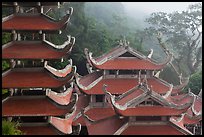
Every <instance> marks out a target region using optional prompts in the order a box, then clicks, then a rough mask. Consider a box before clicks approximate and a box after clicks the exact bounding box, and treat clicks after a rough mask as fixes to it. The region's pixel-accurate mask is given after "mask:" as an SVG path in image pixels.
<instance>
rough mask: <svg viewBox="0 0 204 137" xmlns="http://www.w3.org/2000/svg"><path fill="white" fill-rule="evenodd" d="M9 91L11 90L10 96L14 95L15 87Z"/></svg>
mask: <svg viewBox="0 0 204 137" xmlns="http://www.w3.org/2000/svg"><path fill="white" fill-rule="evenodd" d="M9 91H10V96H13V93H14V89H13V88H10V89H9Z"/></svg>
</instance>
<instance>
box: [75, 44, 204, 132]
mask: <svg viewBox="0 0 204 137" xmlns="http://www.w3.org/2000/svg"><path fill="white" fill-rule="evenodd" d="M84 51H85V55H86V58H87V69H88V72H89V74H88V75H85V76H80V75H79V74H77V73H76V74H75V77H76V83H77V85H78V88H79V89H78V90H79V91H80V92H81V94H82V95H84V96H89V97H90V99H89V104H88V106H86V107H83V108H82V109H81V113H79V115H78V117H77V120H78V121H79V122H80V123H81V124H82V126H84V125H85V126H86V127H87V131H88V134H89V135H107V134H108V135H192V134H195V133H194V132H192V131H191V130H190V129H189V128H188V125H189V124H191V125H195V124H198V123H199V122H200V121H201V120H202V119H201V117H200V116H201V113H202V111H201V107H202V105H201V104H202V100H201V99H198V98H200V97H199V96H196V97H195V95H194V94H193V93H191V92H188V93H184V92H182V89H183V88H184V87H185V86H186V85H187V84H188V81H189V79H188V78H181V79H180V84H179V85H173V84H171V83H168V82H167V81H164V80H162V79H160V78H159V77H158V76H157V75H158V74H156V73H155V72H159V71H160V70H161V69H163V68H164V67H165V66H166V65H167V64H169V63H171V60H172V57H173V55H172V53H170V52H169V51H168V50H167V49H164V52H165V55H166V58H165V59H164V61H163V62H160V63H159V62H156V61H155V60H153V59H152V55H153V50H152V51H151V52H150V54H149V55H148V56H145V55H143V54H142V53H140V52H138V51H136V50H134V49H133V48H132V47H130V46H129V43H127V42H126V41H120V43H119V45H118V46H117V47H115V48H113V49H112V50H110V51H109V52H108V53H105V54H103V55H102V56H100V57H92V53H91V52H89V51H88V49H85V50H84ZM198 100H199V101H198ZM82 118H83V119H82Z"/></svg>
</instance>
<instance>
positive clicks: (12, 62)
mask: <svg viewBox="0 0 204 137" xmlns="http://www.w3.org/2000/svg"><path fill="white" fill-rule="evenodd" d="M10 66H11V68H14V67H15V66H16V61H15V60H14V59H11V60H10Z"/></svg>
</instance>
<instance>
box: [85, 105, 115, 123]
mask: <svg viewBox="0 0 204 137" xmlns="http://www.w3.org/2000/svg"><path fill="white" fill-rule="evenodd" d="M84 113H85V114H86V115H87V116H88V117H89V118H90V119H92V120H94V121H98V120H101V119H106V118H108V117H111V116H114V115H115V111H114V109H113V108H111V107H107V108H90V109H88V110H87V111H85V112H84Z"/></svg>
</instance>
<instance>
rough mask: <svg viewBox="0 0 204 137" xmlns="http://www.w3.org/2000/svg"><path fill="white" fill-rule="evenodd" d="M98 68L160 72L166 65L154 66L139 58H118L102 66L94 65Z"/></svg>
mask: <svg viewBox="0 0 204 137" xmlns="http://www.w3.org/2000/svg"><path fill="white" fill-rule="evenodd" d="M94 66H95V67H96V68H99V69H108V70H137V69H138V70H140V69H141V70H159V69H162V68H163V67H164V65H163V64H162V65H159V64H153V63H152V62H150V61H149V60H141V59H137V58H134V59H133V58H116V59H113V60H109V61H107V62H105V63H104V64H102V65H96V64H94Z"/></svg>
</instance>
